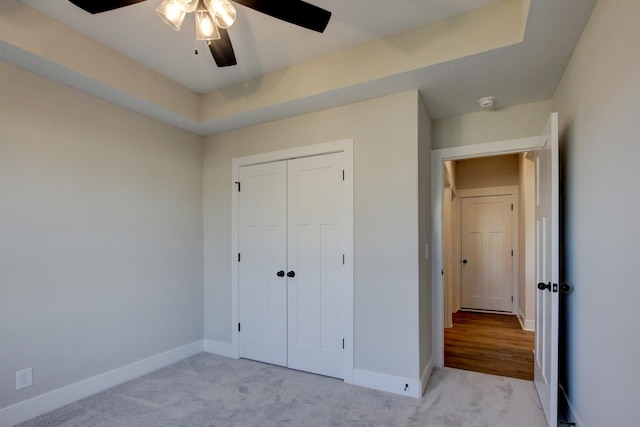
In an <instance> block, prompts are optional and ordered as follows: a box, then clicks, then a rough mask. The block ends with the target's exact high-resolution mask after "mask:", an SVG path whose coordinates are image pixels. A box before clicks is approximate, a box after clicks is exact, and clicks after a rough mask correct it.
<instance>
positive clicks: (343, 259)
mask: <svg viewBox="0 0 640 427" xmlns="http://www.w3.org/2000/svg"><path fill="white" fill-rule="evenodd" d="M342 265H344V254H342Z"/></svg>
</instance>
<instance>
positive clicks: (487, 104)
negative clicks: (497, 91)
mask: <svg viewBox="0 0 640 427" xmlns="http://www.w3.org/2000/svg"><path fill="white" fill-rule="evenodd" d="M478 104H480V108H482V109H483V110H491V109H493V107H494V106H495V104H496V97H495V96H485V97H484V98H480V99H479V100H478Z"/></svg>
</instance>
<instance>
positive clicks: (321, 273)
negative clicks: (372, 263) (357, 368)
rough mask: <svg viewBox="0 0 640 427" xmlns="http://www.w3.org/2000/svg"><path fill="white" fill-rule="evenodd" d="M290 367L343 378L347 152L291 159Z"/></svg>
mask: <svg viewBox="0 0 640 427" xmlns="http://www.w3.org/2000/svg"><path fill="white" fill-rule="evenodd" d="M288 166H289V190H288V193H289V209H288V222H289V233H288V235H289V243H288V248H289V251H288V253H289V257H288V260H289V262H288V266H289V270H292V271H294V272H295V277H293V278H290V279H289V288H288V289H289V291H288V292H289V348H288V355H289V367H291V368H294V369H299V370H304V371H310V372H316V373H320V374H324V375H330V376H337V377H339V376H341V374H342V366H341V352H342V338H343V334H342V332H341V327H340V325H341V324H342V318H341V311H342V310H341V307H342V305H341V304H342V301H341V289H342V286H344V285H345V283H344V274H343V264H342V254H343V253H344V251H343V247H344V245H343V233H342V224H341V218H342V213H343V212H342V208H343V205H344V203H343V201H344V197H343V196H344V185H343V184H344V183H343V181H342V171H343V154H342V153H336V154H328V155H324V156H317V157H307V158H302V159H296V160H291V161H289V164H288Z"/></svg>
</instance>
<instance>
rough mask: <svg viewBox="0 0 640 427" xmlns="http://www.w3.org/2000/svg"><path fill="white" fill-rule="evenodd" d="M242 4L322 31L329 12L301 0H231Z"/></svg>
mask: <svg viewBox="0 0 640 427" xmlns="http://www.w3.org/2000/svg"><path fill="white" fill-rule="evenodd" d="M233 1H234V2H236V3H239V4H241V5H243V6H246V7H249V8H251V9H253V10H257V11H258V12H262V13H264V14H267V15H269V16H272V17H274V18H278V19H281V20H283V21H286V22H289V23H291V24H295V25H298V26H300V27H303V28H307V29H309V30H313V31H317V32H319V33H322V32H324V30H325V28H327V24H328V23H329V19H331V12H329V11H328V10H324V9H321V8H319V7H318V6H314V5H312V4H309V3H307V2H304V1H302V0H233Z"/></svg>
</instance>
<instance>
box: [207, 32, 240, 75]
mask: <svg viewBox="0 0 640 427" xmlns="http://www.w3.org/2000/svg"><path fill="white" fill-rule="evenodd" d="M209 50H210V51H211V55H213V59H215V61H216V65H218V67H230V66H232V65H236V64H237V63H238V62H237V61H236V54H235V52H234V51H233V45H232V44H231V38H229V33H228V32H227V30H225V29H224V28H220V38H219V39H218V40H212V41H211V42H210V43H209Z"/></svg>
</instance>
